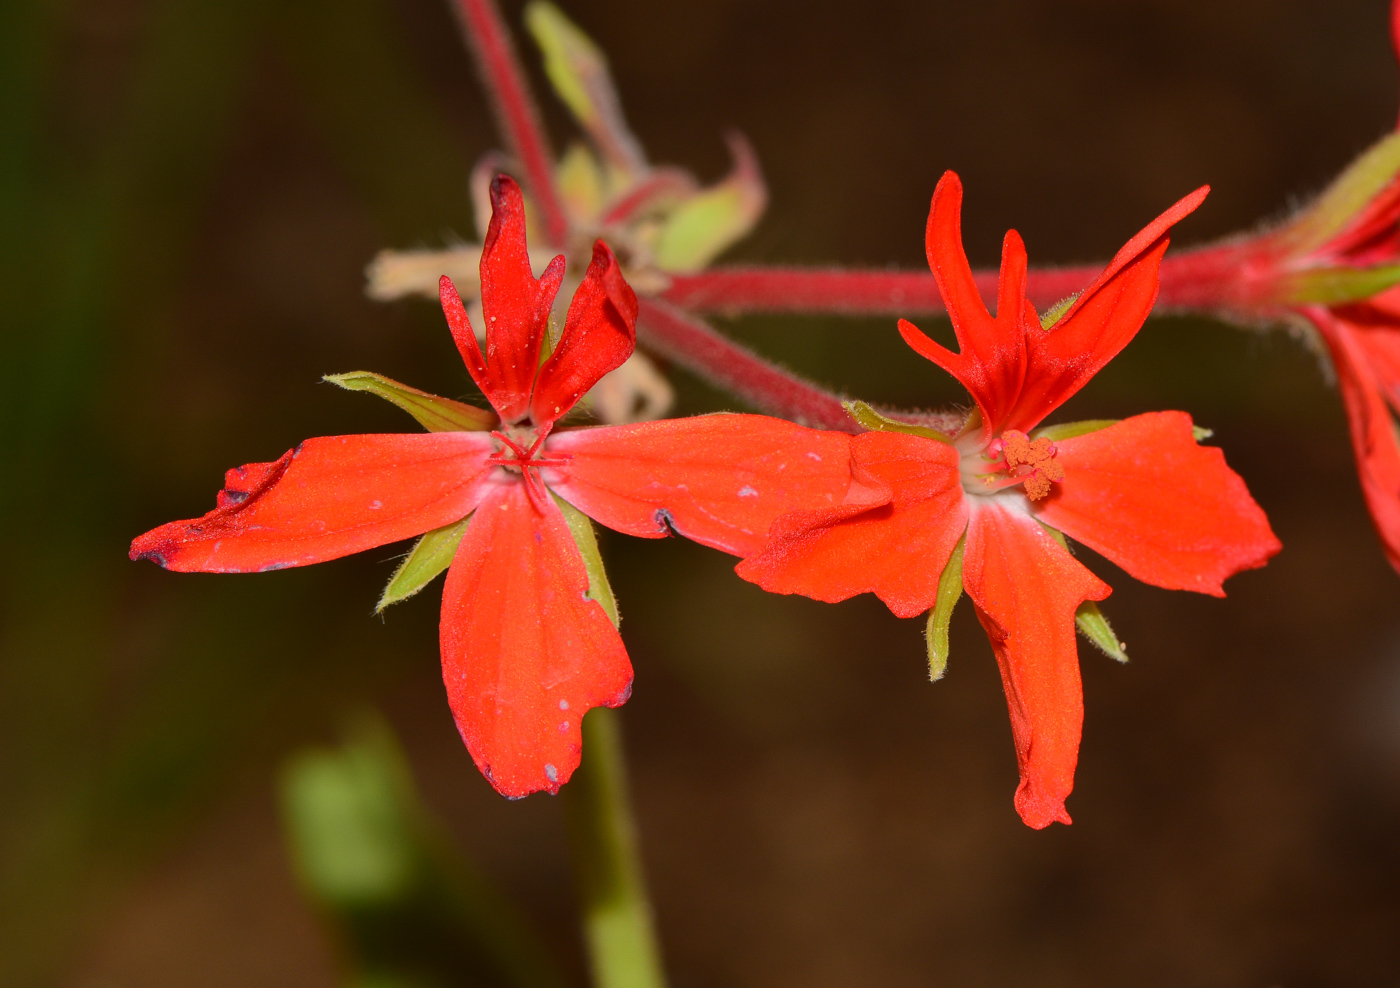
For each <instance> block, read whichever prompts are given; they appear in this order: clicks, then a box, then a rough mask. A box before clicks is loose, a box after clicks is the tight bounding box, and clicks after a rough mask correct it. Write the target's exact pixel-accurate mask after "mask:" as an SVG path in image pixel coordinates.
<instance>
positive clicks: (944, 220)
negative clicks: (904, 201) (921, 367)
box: [899, 171, 1034, 435]
mask: <svg viewBox="0 0 1400 988" xmlns="http://www.w3.org/2000/svg"><path fill="white" fill-rule="evenodd" d="M924 247H925V250H926V252H927V254H928V263H929V268H930V269H931V270H932V271H933V276H934V279H935V280H936V281H937V282H938V291H939V294H941V295H942V297H943V303H944V305H945V306H947V309H948V315H949V317H950V318H951V319H952V321H953V332H954V333H956V334H957V338H958V349H959V352H958V353H953V352H952V351H951V350H948V349H946V348H945V347H942V346H940V345H939V344H937V343H935V342H934V341H933V340H931V339H929V338H928V337H927V336H926V335H924V333H923V332H921V331H920V330H919V329H918V328H917V327H915V326H914V325H913V324H912V323H910V322H907V321H905V320H902V319H901V320H900V322H899V332H900V334H901V335H902V336H903V337H904V340H905V342H906V343H908V344H909V345H910V346H911V347H913V348H914V350H916V351H917V352H918V353H919V354H920V355H921V356H923V357H926V358H928V359H929V360H932V361H933V362H934V363H936V364H937V365H938V366H940V367H942V368H943V369H944V370H946V371H947V372H948V373H949V374H952V375H953V376H954V377H956V378H957V379H958V381H959V382H961V383H962V385H963V387H965V388H967V390H968V393H969V394H971V395H972V398H973V400H974V401H975V402H977V407H978V408H980V409H981V410H982V422H983V430H984V432H985V434H987V435H991V434H994V433H996V432H999V431H1001V427H1002V426H1001V423H1002V419H1003V418H1004V417H1005V416H1006V414H1007V413H1008V412H1009V411H1010V410H1011V408H1012V406H1013V405H1014V404H1015V402H1016V398H1017V395H1019V394H1020V390H1021V382H1022V380H1023V379H1024V378H1025V374H1026V333H1027V330H1028V329H1029V327H1028V326H1027V325H1026V319H1027V309H1028V306H1027V305H1026V301H1025V278H1026V249H1025V246H1024V244H1022V242H1021V238H1020V236H1019V235H1018V234H1017V233H1016V232H1015V231H1014V230H1012V231H1010V232H1008V233H1007V235H1006V238H1005V240H1004V241H1003V242H1002V254H1001V280H1000V283H999V284H1000V287H999V290H998V293H997V314H996V317H995V318H993V317H992V316H991V315H990V314H989V313H988V312H987V307H986V305H985V304H984V303H983V302H982V297H981V295H980V294H978V291H977V283H976V282H975V281H974V280H973V277H972V267H971V266H970V265H969V264H968V262H967V254H966V252H965V251H964V250H963V244H962V182H961V181H960V180H959V179H958V176H957V175H956V174H955V173H953V172H951V171H950V172H944V173H943V177H942V178H941V179H939V182H938V187H937V188H936V189H935V190H934V193H933V203H932V205H931V206H930V209H929V215H928V227H927V229H926V231H925V235H924ZM1030 316H1031V318H1032V319H1033V318H1034V311H1033V310H1032V311H1031V313H1030Z"/></svg>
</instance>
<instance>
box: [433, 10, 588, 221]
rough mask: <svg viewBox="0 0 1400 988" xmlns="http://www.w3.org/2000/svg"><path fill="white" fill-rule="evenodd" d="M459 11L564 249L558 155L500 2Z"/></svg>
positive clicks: (502, 119)
mask: <svg viewBox="0 0 1400 988" xmlns="http://www.w3.org/2000/svg"><path fill="white" fill-rule="evenodd" d="M456 7H457V16H458V19H459V20H460V21H461V23H462V29H463V33H465V34H466V36H467V42H468V43H469V44H470V45H471V49H472V51H473V52H474V53H475V54H476V65H477V69H478V70H480V72H481V81H482V83H483V84H485V86H486V91H487V94H488V95H489V96H490V98H491V105H492V108H493V109H494V110H495V111H496V119H497V121H498V122H499V123H500V125H501V130H502V131H503V132H504V133H505V136H506V142H507V144H509V146H510V152H511V154H513V155H514V156H515V158H516V160H518V161H519V162H520V166H521V167H522V168H524V169H525V175H524V178H525V181H526V184H527V185H528V186H529V188H530V196H531V198H532V199H534V201H535V205H536V206H538V207H539V210H540V215H541V216H542V217H543V219H544V227H545V235H546V236H547V237H548V239H549V243H550V246H551V247H562V246H564V243H565V240H566V239H567V237H568V233H569V221H568V218H567V217H566V216H565V215H564V209H563V207H562V206H561V205H560V203H559V197H558V195H557V194H556V192H555V189H554V152H553V151H551V150H550V147H549V138H548V137H547V136H545V132H544V125H543V124H541V122H540V114H539V110H538V109H537V108H536V107H535V101H534V99H533V97H531V95H530V87H529V85H528V84H527V83H526V81H525V73H524V72H523V71H522V70H521V68H520V60H519V59H518V58H516V57H515V46H514V44H512V43H511V39H510V32H509V31H507V30H506V25H505V22H504V21H503V20H502V19H501V12H500V11H499V10H498V9H497V8H496V4H495V0H456Z"/></svg>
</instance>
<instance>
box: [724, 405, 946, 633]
mask: <svg viewBox="0 0 1400 988" xmlns="http://www.w3.org/2000/svg"><path fill="white" fill-rule="evenodd" d="M851 462H852V469H853V471H854V474H855V477H856V479H857V481H858V482H859V487H858V488H857V489H856V490H855V491H853V496H852V497H849V498H848V499H847V503H846V504H845V505H841V506H834V507H829V508H818V509H813V510H806V511H796V512H793V513H791V514H787V515H784V516H783V517H781V518H779V519H778V520H777V521H776V522H775V523H774V525H773V527H772V528H771V529H770V533H769V534H770V537H769V540H768V542H767V544H766V545H765V546H764V548H763V550H762V551H761V552H759V553H757V554H756V555H754V556H752V557H750V558H749V559H746V560H744V562H742V563H740V564H739V566H738V569H737V572H738V574H739V575H740V576H742V577H743V578H744V579H746V580H748V581H750V582H752V583H757V584H758V585H759V586H761V587H763V589H765V590H768V591H771V592H773V593H796V594H802V595H804V596H807V597H812V598H815V599H816V600H824V601H830V602H835V601H838V600H845V599H847V598H848V597H854V596H855V595H856V594H859V593H874V594H875V595H876V596H878V597H879V598H880V600H882V601H883V602H884V603H885V605H886V606H887V607H889V609H890V610H891V611H893V612H894V613H895V614H896V615H898V616H899V617H914V616H916V615H919V614H922V613H924V612H925V611H927V610H929V608H931V607H932V606H933V603H934V600H935V599H936V598H937V596H938V578H939V576H940V575H941V574H942V573H943V567H944V566H945V565H947V562H948V557H949V556H950V555H952V552H953V548H954V547H955V546H956V545H957V542H958V539H959V538H960V537H961V536H962V534H963V530H964V529H965V528H966V525H967V507H966V503H965V502H966V499H965V498H964V496H963V491H962V483H961V480H960V477H959V473H958V454H957V451H956V450H954V449H953V447H951V446H949V445H947V444H946V443H940V442H936V441H934V440H932V439H924V438H922V437H920V436H911V435H905V434H902V433H897V432H866V433H863V434H861V435H859V436H856V437H855V438H854V439H852V440H851ZM852 502H854V503H852Z"/></svg>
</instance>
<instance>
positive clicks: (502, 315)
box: [454, 175, 564, 422]
mask: <svg viewBox="0 0 1400 988" xmlns="http://www.w3.org/2000/svg"><path fill="white" fill-rule="evenodd" d="M563 278H564V259H563V257H562V256H560V257H556V258H555V259H554V260H552V261H551V262H550V263H549V266H548V267H546V268H545V271H544V276H543V277H542V278H540V279H538V280H537V279H536V278H535V276H534V273H533V272H532V270H531V268H530V252H529V249H528V247H527V245H526V243H525V200H524V197H523V196H522V195H521V194H520V186H518V185H516V184H515V180H514V179H512V178H510V177H509V176H506V175H498V176H496V178H495V180H494V181H493V182H492V183H491V224H490V226H488V227H487V230H486V239H485V242H484V243H483V244H482V248H481V309H482V312H483V313H484V317H485V319H486V325H485V327H483V328H484V329H485V331H486V367H487V375H486V380H485V381H482V380H478V381H477V384H478V386H480V387H481V389H482V391H483V392H484V393H485V394H486V397H487V399H488V400H489V401H490V402H491V404H492V405H493V406H495V408H496V411H497V412H499V413H500V416H501V418H502V419H504V420H505V421H507V422H514V421H517V420H518V419H520V418H522V417H523V416H524V415H525V412H526V411H527V410H528V408H529V405H530V386H531V384H532V383H533V382H534V380H535V372H536V371H537V370H538V369H539V364H540V347H541V346H542V345H543V343H544V334H545V331H546V329H547V327H548V325H549V312H550V309H551V308H552V307H553V305H554V296H555V294H556V293H557V292H558V291H559V283H560V282H561V281H562V280H563ZM454 335H455V327H454ZM461 346H462V340H461V339H460V337H459V339H458V347H459V348H460V347H461ZM467 366H468V369H471V360H470V359H468V362H467Z"/></svg>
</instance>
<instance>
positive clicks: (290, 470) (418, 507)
mask: <svg viewBox="0 0 1400 988" xmlns="http://www.w3.org/2000/svg"><path fill="white" fill-rule="evenodd" d="M491 453H492V443H491V440H490V439H489V438H488V437H486V436H485V435H482V434H480V433H471V432H432V433H428V434H427V435H408V436H396V435H374V436H330V437H324V438H320V439H308V440H307V441H306V442H304V443H302V444H301V445H300V446H298V447H297V448H296V449H294V450H290V451H288V452H287V453H286V455H284V456H283V457H282V458H281V459H280V460H277V461H275V462H273V463H250V464H248V465H247V466H243V467H238V468H236V469H234V470H230V471H229V472H228V474H227V476H226V479H225V483H226V484H227V486H226V487H225V489H224V490H223V491H221V492H220V493H219V499H218V504H219V506H218V507H217V508H215V509H214V510H213V511H211V512H209V514H207V515H205V516H204V517H203V518H194V519H191V520H189V521H175V522H171V523H170V524H168V525H162V526H161V527H160V528H156V529H153V530H151V531H149V532H147V533H146V534H145V535H142V536H141V537H140V538H138V539H136V541H134V542H132V543H131V558H132V559H149V560H151V561H152V562H155V563H157V564H158V565H160V566H164V567H165V568H166V569H170V570H177V571H180V572H204V573H256V572H260V571H263V570H272V569H284V568H286V567H288V566H306V565H308V564H310V563H319V562H324V561H325V560H327V559H336V558H339V557H340V556H346V555H349V554H350V553H352V552H359V551H361V550H362V549H370V548H373V547H374V546H377V545H384V544H385V543H388V542H397V541H399V540H400V539H407V538H411V537H413V536H415V535H422V534H423V533H424V532H426V531H429V530H430V529H434V528H440V527H442V526H443V525H447V524H450V523H452V522H454V521H457V520H458V519H459V518H462V517H464V516H465V515H467V514H468V513H470V512H471V510H472V508H473V507H474V506H475V504H476V501H477V499H478V498H479V497H480V496H481V493H482V490H481V488H482V481H483V480H484V479H485V478H486V476H487V474H488V473H489V471H490V470H491V469H492V467H491V466H489V465H488V464H487V462H486V460H487V458H488V457H489V456H490V455H491Z"/></svg>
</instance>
